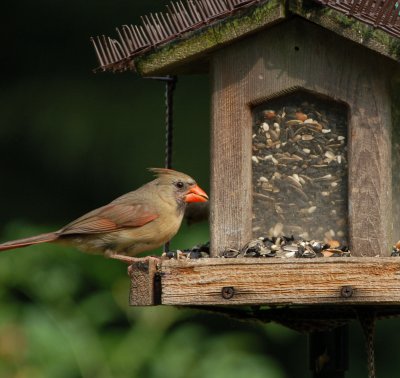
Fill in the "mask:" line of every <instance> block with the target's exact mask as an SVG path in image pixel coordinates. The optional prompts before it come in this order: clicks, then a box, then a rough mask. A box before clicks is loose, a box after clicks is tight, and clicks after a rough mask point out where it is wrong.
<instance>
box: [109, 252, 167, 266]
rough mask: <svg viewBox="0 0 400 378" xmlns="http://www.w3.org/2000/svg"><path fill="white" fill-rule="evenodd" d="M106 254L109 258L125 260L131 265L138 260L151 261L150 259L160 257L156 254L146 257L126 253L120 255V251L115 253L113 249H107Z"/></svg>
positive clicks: (155, 259)
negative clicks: (155, 255)
mask: <svg viewBox="0 0 400 378" xmlns="http://www.w3.org/2000/svg"><path fill="white" fill-rule="evenodd" d="M105 256H106V257H107V258H109V259H115V260H119V261H123V262H125V263H127V264H129V265H132V264H134V263H137V262H147V263H150V261H152V260H154V261H158V260H159V258H158V257H154V256H145V257H131V256H126V255H120V254H118V253H115V252H113V251H106V252H105Z"/></svg>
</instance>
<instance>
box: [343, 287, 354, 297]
mask: <svg viewBox="0 0 400 378" xmlns="http://www.w3.org/2000/svg"><path fill="white" fill-rule="evenodd" d="M353 292H354V290H353V288H352V287H351V286H342V288H341V289H340V295H341V296H342V297H343V298H350V297H351V296H352V295H353Z"/></svg>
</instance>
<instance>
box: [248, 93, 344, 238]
mask: <svg viewBox="0 0 400 378" xmlns="http://www.w3.org/2000/svg"><path fill="white" fill-rule="evenodd" d="M253 119H254V122H253V145H252V148H253V152H252V165H253V236H254V237H261V236H263V237H265V236H269V237H272V236H275V237H278V236H283V235H284V236H291V235H293V236H295V237H300V238H303V239H307V240H311V239H318V240H324V241H330V240H337V241H339V242H341V243H345V244H347V242H348V205H347V204H348V199H347V195H348V190H347V177H348V163H347V124H348V111H347V107H346V106H345V105H344V104H341V103H337V102H335V101H331V100H327V99H325V98H320V97H319V96H315V95H312V94H309V93H305V92H304V93H303V92H297V93H295V94H291V95H286V96H284V97H280V98H277V99H274V100H271V101H268V102H266V103H263V104H261V105H259V106H257V107H255V108H254V109H253Z"/></svg>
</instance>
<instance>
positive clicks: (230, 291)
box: [221, 286, 235, 299]
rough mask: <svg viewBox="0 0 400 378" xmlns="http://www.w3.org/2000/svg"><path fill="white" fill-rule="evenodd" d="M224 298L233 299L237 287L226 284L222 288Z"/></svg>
mask: <svg viewBox="0 0 400 378" xmlns="http://www.w3.org/2000/svg"><path fill="white" fill-rule="evenodd" d="M221 295H222V298H224V299H231V298H232V297H233V296H234V295H235V289H234V288H233V287H232V286H225V287H223V288H222V290H221Z"/></svg>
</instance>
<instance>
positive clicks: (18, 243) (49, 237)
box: [0, 232, 58, 252]
mask: <svg viewBox="0 0 400 378" xmlns="http://www.w3.org/2000/svg"><path fill="white" fill-rule="evenodd" d="M57 239H58V234H56V233H55V232H49V233H47V234H40V235H36V236H32V237H30V238H24V239H18V240H11V241H9V242H6V243H3V244H0V252H1V251H6V250H8V249H14V248H22V247H27V246H29V245H32V244H39V243H46V242H52V241H55V240H57Z"/></svg>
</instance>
